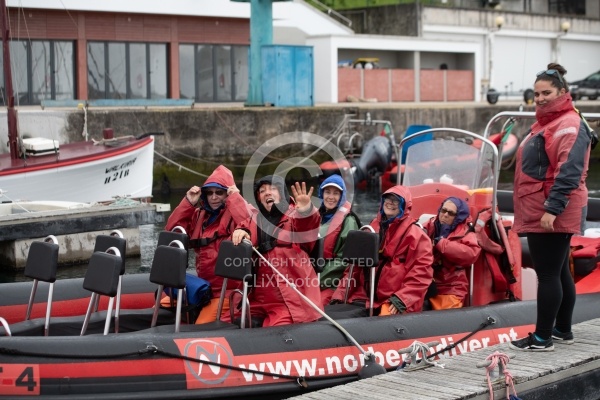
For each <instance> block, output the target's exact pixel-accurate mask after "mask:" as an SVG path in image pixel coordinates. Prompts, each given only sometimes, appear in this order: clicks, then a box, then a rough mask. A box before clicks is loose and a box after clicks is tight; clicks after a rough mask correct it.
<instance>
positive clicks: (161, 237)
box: [156, 231, 190, 250]
mask: <svg viewBox="0 0 600 400" xmlns="http://www.w3.org/2000/svg"><path fill="white" fill-rule="evenodd" d="M173 240H179V241H180V242H181V243H182V244H183V248H184V249H185V250H188V249H189V248H190V237H189V236H188V235H187V233H181V232H174V231H162V232H160V233H159V234H158V242H157V243H156V246H168V245H169V243H171V242H172V241H173Z"/></svg>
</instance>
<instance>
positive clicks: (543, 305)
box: [527, 233, 575, 339]
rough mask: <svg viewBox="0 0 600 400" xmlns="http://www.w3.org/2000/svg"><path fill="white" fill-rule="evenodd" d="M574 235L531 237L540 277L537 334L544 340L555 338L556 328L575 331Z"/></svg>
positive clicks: (540, 234) (532, 251)
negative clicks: (571, 255)
mask: <svg viewBox="0 0 600 400" xmlns="http://www.w3.org/2000/svg"><path fill="white" fill-rule="evenodd" d="M571 236H572V235H571V234H570V233H528V234H527V244H528V245H529V252H530V253H531V259H532V260H533V266H534V268H535V272H536V273H537V277H538V290H537V322H536V325H535V333H536V335H538V336H539V337H540V338H542V339H549V338H550V336H552V328H553V327H554V326H556V329H558V330H559V331H561V332H565V333H566V332H571V319H572V316H573V309H574V308H575V283H574V282H573V277H572V276H571V271H570V270H569V250H570V243H571ZM555 321H556V325H555V324H554V323H555Z"/></svg>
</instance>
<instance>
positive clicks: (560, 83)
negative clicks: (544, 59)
mask: <svg viewBox="0 0 600 400" xmlns="http://www.w3.org/2000/svg"><path fill="white" fill-rule="evenodd" d="M566 74H567V70H566V69H565V67H563V66H562V65H560V64H557V63H550V64H548V68H547V69H546V70H544V71H540V72H538V74H537V78H536V79H535V81H536V82H538V81H547V82H550V83H551V84H552V86H554V87H555V88H557V89H559V90H560V89H563V88H564V89H565V90H566V91H567V92H568V91H569V85H568V84H567V81H566V80H565V78H564V76H565V75H566Z"/></svg>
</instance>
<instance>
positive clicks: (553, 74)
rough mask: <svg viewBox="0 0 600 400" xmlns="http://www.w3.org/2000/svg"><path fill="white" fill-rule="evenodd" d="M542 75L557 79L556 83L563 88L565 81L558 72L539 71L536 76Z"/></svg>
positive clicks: (550, 70)
mask: <svg viewBox="0 0 600 400" xmlns="http://www.w3.org/2000/svg"><path fill="white" fill-rule="evenodd" d="M542 75H548V76H556V77H557V78H558V81H559V82H560V84H561V85H562V86H563V87H564V86H565V81H564V80H563V77H562V76H561V74H560V72H558V71H557V70H555V69H547V70H545V71H540V72H538V73H537V75H536V76H538V77H539V76H542Z"/></svg>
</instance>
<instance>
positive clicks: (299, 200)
mask: <svg viewBox="0 0 600 400" xmlns="http://www.w3.org/2000/svg"><path fill="white" fill-rule="evenodd" d="M291 189H292V196H293V197H294V200H295V201H296V208H297V210H298V211H300V212H306V211H308V210H310V208H311V207H312V203H311V201H310V198H311V196H312V193H313V190H314V188H313V187H312V186H311V188H310V190H309V191H308V193H307V192H306V182H302V183H300V182H296V183H294V184H293V185H292V187H291Z"/></svg>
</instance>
